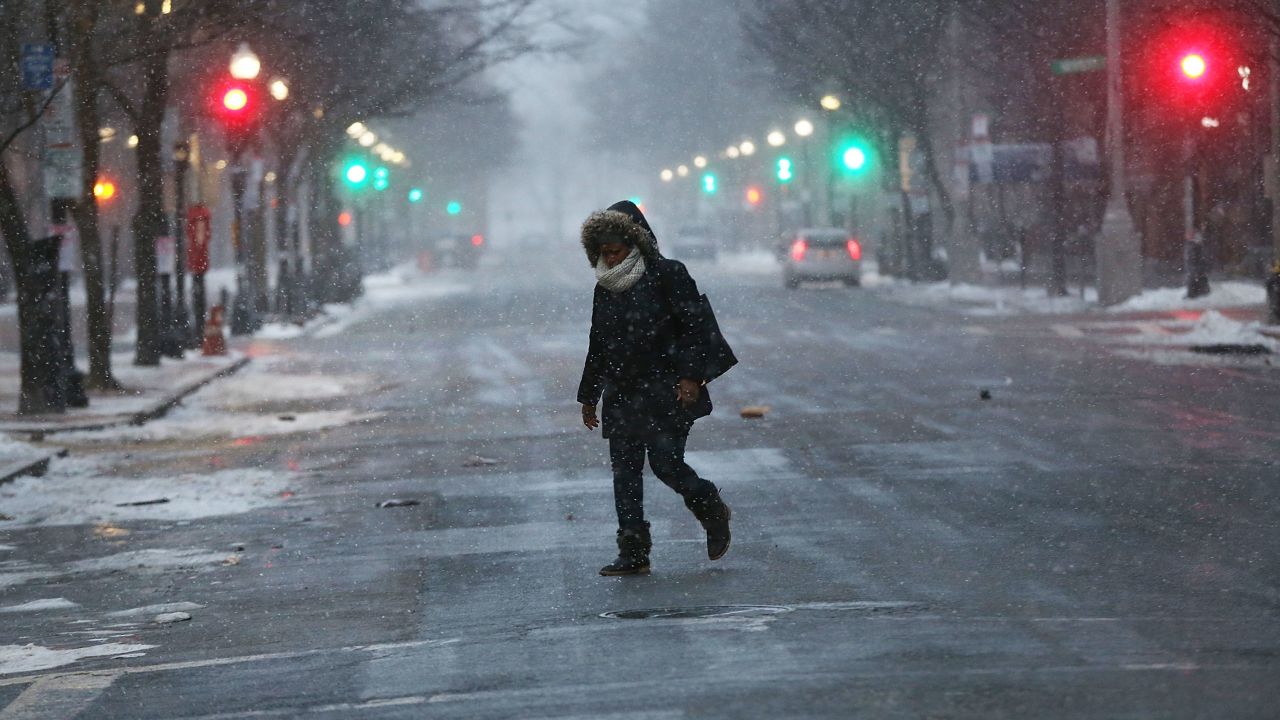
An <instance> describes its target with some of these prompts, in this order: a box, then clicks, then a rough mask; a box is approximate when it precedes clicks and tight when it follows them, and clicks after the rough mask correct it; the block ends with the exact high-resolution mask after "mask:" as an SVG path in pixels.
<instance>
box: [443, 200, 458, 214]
mask: <svg viewBox="0 0 1280 720" xmlns="http://www.w3.org/2000/svg"><path fill="white" fill-rule="evenodd" d="M444 211H445V212H447V213H449V214H450V215H457V214H459V213H461V212H462V203H460V202H458V201H457V200H452V201H450V202H449V204H448V205H446V206H445V208H444Z"/></svg>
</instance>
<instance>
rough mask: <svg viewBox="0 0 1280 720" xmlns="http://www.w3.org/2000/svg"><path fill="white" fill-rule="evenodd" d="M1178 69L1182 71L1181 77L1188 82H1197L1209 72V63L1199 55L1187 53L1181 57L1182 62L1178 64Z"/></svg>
mask: <svg viewBox="0 0 1280 720" xmlns="http://www.w3.org/2000/svg"><path fill="white" fill-rule="evenodd" d="M1178 67H1179V69H1181V70H1182V76H1183V77H1184V78H1186V79H1188V80H1199V79H1200V78H1202V77H1204V75H1205V73H1206V72H1208V70H1209V63H1208V62H1206V61H1205V59H1204V55H1201V54H1200V53H1195V52H1193V53H1187V54H1185V55H1183V56H1182V60H1181V61H1180V62H1179V63H1178Z"/></svg>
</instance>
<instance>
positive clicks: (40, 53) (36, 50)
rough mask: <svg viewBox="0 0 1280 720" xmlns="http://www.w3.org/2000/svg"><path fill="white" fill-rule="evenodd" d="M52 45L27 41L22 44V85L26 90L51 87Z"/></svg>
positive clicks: (48, 88) (49, 88)
mask: <svg viewBox="0 0 1280 720" xmlns="http://www.w3.org/2000/svg"><path fill="white" fill-rule="evenodd" d="M53 58H54V49H53V46H52V45H43V44H33V43H27V44H24V45H23V46H22V59H21V61H20V62H21V65H22V87H24V88H26V89H27V90H52V89H53Z"/></svg>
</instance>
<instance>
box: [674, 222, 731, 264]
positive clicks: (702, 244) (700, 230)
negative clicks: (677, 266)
mask: <svg viewBox="0 0 1280 720" xmlns="http://www.w3.org/2000/svg"><path fill="white" fill-rule="evenodd" d="M667 250H668V251H669V252H670V255H671V257H673V258H675V259H677V260H715V259H716V257H717V256H718V255H719V247H718V246H717V244H716V239H715V235H713V234H712V232H711V229H710V228H708V227H705V226H703V225H686V226H684V227H681V228H679V229H677V230H676V234H675V235H674V236H673V237H672V239H671V243H670V245H669V246H668V248H667Z"/></svg>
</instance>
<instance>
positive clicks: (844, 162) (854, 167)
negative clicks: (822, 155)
mask: <svg viewBox="0 0 1280 720" xmlns="http://www.w3.org/2000/svg"><path fill="white" fill-rule="evenodd" d="M838 153H839V157H838V159H837V162H838V163H839V167H840V170H841V171H843V172H844V173H845V174H846V175H848V176H851V177H852V176H857V175H861V174H862V173H863V172H865V171H866V170H867V169H868V168H870V167H871V146H870V145H868V144H867V143H866V142H865V141H864V140H862V139H860V138H851V139H848V140H845V141H844V142H843V143H841V144H840V147H839V148H838Z"/></svg>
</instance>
